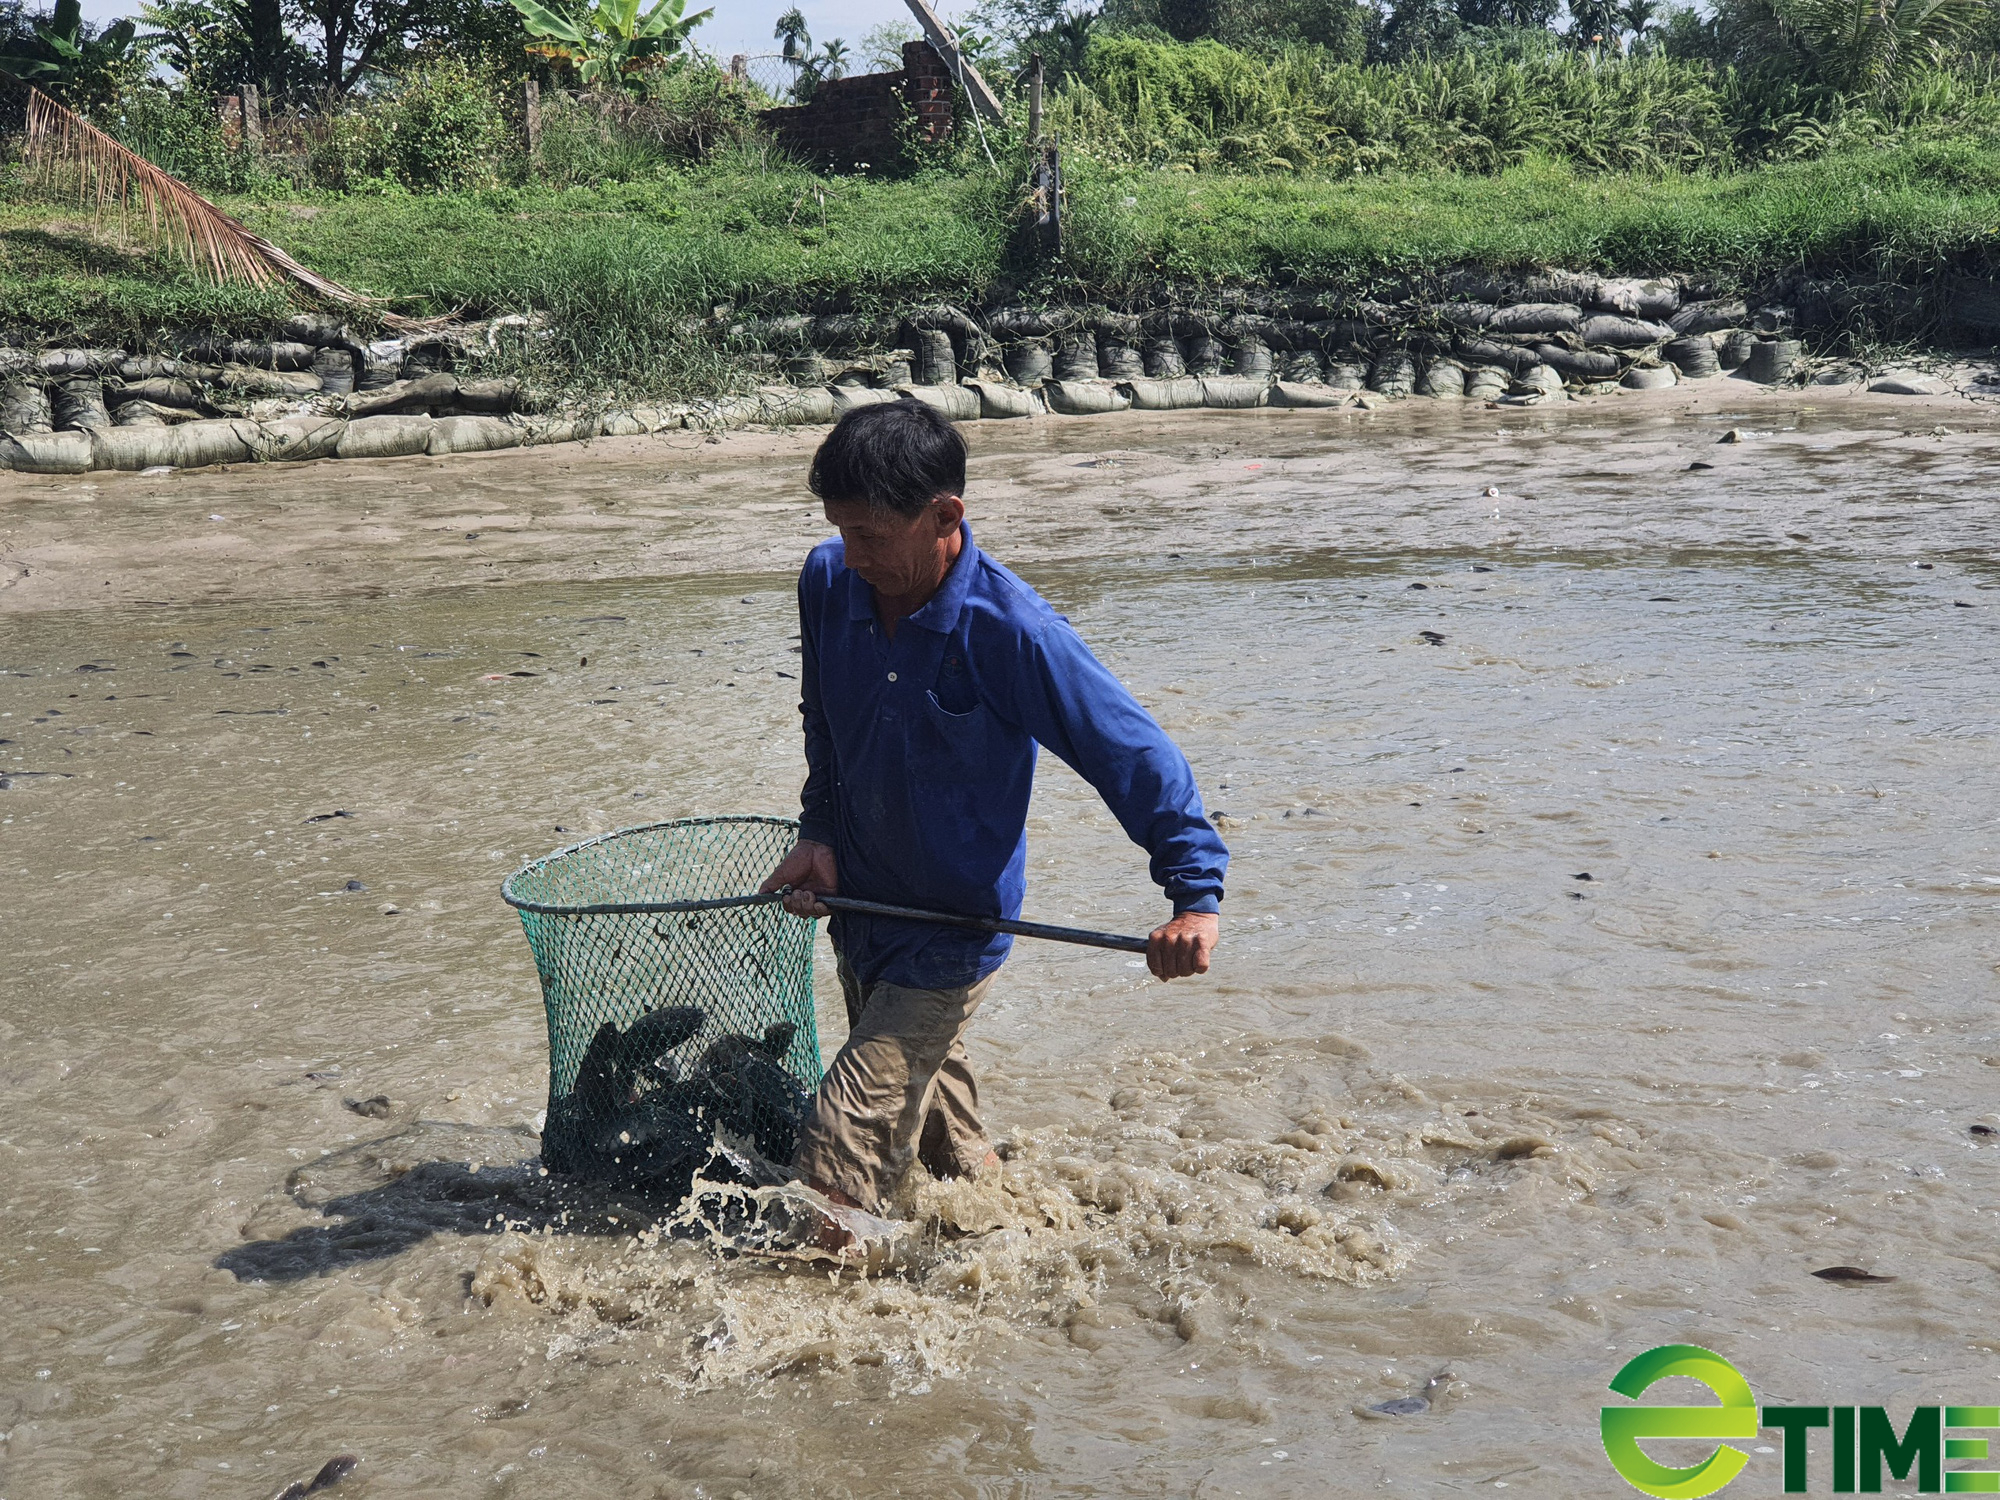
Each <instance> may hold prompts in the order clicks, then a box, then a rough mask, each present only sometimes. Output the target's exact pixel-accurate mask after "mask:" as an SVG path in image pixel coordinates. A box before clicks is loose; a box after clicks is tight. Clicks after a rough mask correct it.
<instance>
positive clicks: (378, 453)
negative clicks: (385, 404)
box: [338, 416, 436, 458]
mask: <svg viewBox="0 0 2000 1500" xmlns="http://www.w3.org/2000/svg"><path fill="white" fill-rule="evenodd" d="M435 425H436V423H435V422H433V421H432V419H431V418H430V417H427V416H401V417H356V418H355V419H354V420H353V421H352V422H349V423H348V424H347V430H346V431H345V432H343V433H342V434H341V435H340V443H339V450H338V451H339V454H340V456H341V457H342V458H404V457H407V456H408V455H410V454H412V453H425V452H428V451H429V449H430V445H431V429H432V428H433V427H434V426H435Z"/></svg>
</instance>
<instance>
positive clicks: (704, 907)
mask: <svg viewBox="0 0 2000 1500" xmlns="http://www.w3.org/2000/svg"><path fill="white" fill-rule="evenodd" d="M791 891H792V888H791V887H790V886H783V887H781V888H779V889H778V890H775V891H763V892H760V893H758V894H757V895H754V896H718V897H716V898H714V899H713V900H709V901H600V902H597V903H595V904H593V905H590V906H556V905H552V904H550V903H548V902H542V901H526V900H523V899H521V898H520V897H518V896H515V895H514V894H513V892H512V891H510V890H509V889H508V888H507V887H506V886H502V887H501V888H500V898H501V899H502V900H503V901H505V902H506V903H507V904H508V905H509V906H511V907H513V908H514V909H515V910H516V911H529V912H538V913H540V914H541V915H543V916H550V917H610V916H670V915H672V914H674V913H676V912H692V911H723V910H726V909H728V908H730V907H736V906H768V905H770V904H771V903H772V902H774V901H782V900H784V899H785V897H786V896H788V895H790V894H791ZM815 899H816V900H817V901H818V902H819V904H820V905H822V906H825V907H828V908H830V909H831V910H833V911H851V912H853V913H855V914H856V915H857V916H868V917H897V918H900V919H902V920H903V921H906V922H934V923H936V924H937V925H939V926H941V927H963V928H968V929H970V930H971V931H973V932H1005V933H1008V934H1011V935H1012V936H1014V937H1030V938H1041V939H1042V940H1043V941H1045V942H1051V943H1074V944H1076V945H1077V946H1079V947H1083V948H1109V949H1112V950H1113V951H1115V952H1118V953H1144V952H1146V951H1147V942H1146V939H1144V938H1142V937H1127V936H1125V935H1124V934H1123V933H1119V932H1096V931H1093V930H1091V929H1090V928H1088V927H1057V926H1055V925H1053V924H1052V923H1048V922H1021V921H1016V920H1013V919H1010V918H1008V917H974V916H968V915H966V914H965V913H963V912H955V911H930V910H927V909H926V908H924V907H920V906H889V905H886V904H884V903H883V902H880V901H857V900H856V899H855V898H854V897H852V896H819V897H816V898H815Z"/></svg>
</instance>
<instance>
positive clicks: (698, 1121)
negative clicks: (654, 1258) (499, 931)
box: [501, 817, 820, 1195]
mask: <svg viewBox="0 0 2000 1500" xmlns="http://www.w3.org/2000/svg"><path fill="white" fill-rule="evenodd" d="M797 834H798V825H797V824H796V823H794V822H791V821H790V820H788V819H784V818H759V817H725V818H684V819H681V820H679V821H677V822H672V823H656V824H652V825H650V826H648V827H644V828H627V829H623V830H621V831H619V832H617V833H610V834H605V835H603V836H602V837H600V838H594V839H590V840H588V841H587V842H585V843H581V844H577V845H575V846H573V847H571V848H568V849H562V850H559V851H557V852H556V853H554V854H551V855H549V856H548V857H547V858H546V859H540V860H536V861H534V862H533V863H532V864H529V865H526V866H524V867H523V868H522V869H520V870H518V871H516V872H515V873H514V874H513V875H512V876H510V877H509V878H508V880H507V883H506V885H505V886H503V887H502V888H501V895H502V896H503V897H504V898H505V900H506V901H507V904H508V905H510V906H512V907H514V908H516V909H517V910H518V911H519V912H520V914H521V925H522V927H523V928H524V929H526V931H527V935H528V946H529V947H530V948H531V949H533V950H534V955H535V968H536V970H537V971H538V972H539V973H540V975H541V981H542V998H543V1000H544V1002H545V1003H546V1005H547V1009H548V1018H549V1112H548V1120H547V1123H546V1124H545V1126H544V1127H543V1131H542V1161H543V1163H544V1165H546V1166H547V1167H548V1169H549V1170H550V1171H551V1172H555V1173H562V1174H567V1175H572V1176H578V1177H588V1178H596V1179H602V1180H605V1181H610V1182H615V1183H618V1184H620V1185H622V1186H630V1187H643V1188H649V1189H653V1188H656V1189H658V1190H660V1191H662V1192H664V1193H673V1194H681V1195H684V1194H685V1193H686V1192H687V1191H688V1183H689V1181H690V1180H691V1179H692V1177H693V1175H694V1173H695V1172H696V1171H697V1170H703V1169H704V1168H706V1169H707V1170H706V1171H705V1172H704V1175H705V1176H708V1177H710V1178H714V1177H715V1176H716V1175H717V1171H716V1163H717V1162H718V1161H719V1162H720V1163H721V1166H722V1169H723V1170H724V1171H725V1172H726V1171H727V1170H728V1169H729V1168H730V1167H731V1166H732V1165H733V1166H734V1167H735V1168H736V1169H737V1170H738V1173H739V1175H743V1176H746V1177H750V1178H754V1177H756V1176H757V1175H759V1168H758V1165H757V1163H756V1162H755V1161H753V1160H751V1159H750V1153H753V1152H754V1154H755V1156H756V1157H761V1158H762V1159H763V1162H764V1163H767V1164H769V1163H776V1164H783V1163H784V1162H786V1161H788V1160H789V1159H790V1157H791V1154H792V1145H793V1138H794V1136H795V1134H796V1132H797V1129H798V1126H799V1123H800V1121H801V1120H802V1119H803V1117H804V1115H805V1111H806V1109H807V1108H808V1107H809V1105H810V1103H811V1098H812V1091H813V1090H814V1089H815V1088H816V1087H817V1086H818V1084H819V1078H820V1059H819V1036H818V1033H817V1031H816V1030H815V1028H814V1026H813V977H812V962H813V927H814V924H813V923H811V922H808V921H802V920H801V919H799V918H798V917H794V916H792V915H790V914H789V913H787V912H786V911H785V910H784V908H783V907H781V906H779V905H777V904H776V902H775V901H774V900H773V899H772V898H769V897H759V896H757V895H756V894H755V892H756V890H757V887H758V885H759V884H760V883H761V882H762V881H763V879H764V877H765V876H766V875H768V874H770V872H771V870H772V868H773V867H774V866H775V865H776V864H777V862H778V861H779V860H780V859H781V858H783V857H784V855H785V853H786V852H787V851H788V850H790V848H791V847H792V844H793V842H794V840H795V839H796V837H797Z"/></svg>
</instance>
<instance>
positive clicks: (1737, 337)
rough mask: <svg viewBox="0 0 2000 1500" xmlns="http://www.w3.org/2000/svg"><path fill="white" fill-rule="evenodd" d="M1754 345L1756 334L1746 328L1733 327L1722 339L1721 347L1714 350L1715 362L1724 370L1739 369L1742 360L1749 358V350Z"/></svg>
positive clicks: (1755, 344) (1755, 345)
mask: <svg viewBox="0 0 2000 1500" xmlns="http://www.w3.org/2000/svg"><path fill="white" fill-rule="evenodd" d="M1756 347H1757V335H1756V334H1754V333H1752V332H1751V331H1750V330H1749V329H1747V328H1737V329H1733V330H1731V332H1730V334H1729V336H1728V337H1727V338H1725V339H1724V340H1723V341H1722V347H1721V348H1719V349H1717V350H1716V351H1715V362H1716V363H1717V364H1719V365H1721V366H1722V368H1723V369H1725V370H1735V369H1739V368H1741V367H1742V365H1743V362H1744V361H1745V360H1747V359H1749V357H1750V351H1751V350H1752V349H1754V348H1756Z"/></svg>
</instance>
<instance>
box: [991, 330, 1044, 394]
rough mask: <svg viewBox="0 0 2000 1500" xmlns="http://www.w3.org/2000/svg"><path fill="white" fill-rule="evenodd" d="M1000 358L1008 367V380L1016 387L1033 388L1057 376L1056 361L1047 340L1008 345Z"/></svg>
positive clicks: (1038, 339)
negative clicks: (1052, 356) (1051, 354)
mask: <svg viewBox="0 0 2000 1500" xmlns="http://www.w3.org/2000/svg"><path fill="white" fill-rule="evenodd" d="M1000 357H1001V362H1002V363H1003V364H1004V365H1005V366H1006V367H1007V378H1008V379H1009V380H1011V381H1013V382H1014V384H1016V385H1020V386H1028V387H1030V388H1032V387H1034V386H1038V385H1040V384H1041V383H1042V382H1043V381H1045V380H1049V379H1051V378H1053V376H1054V375H1055V361H1054V359H1053V358H1051V356H1050V353H1049V341H1048V340H1047V339H1045V338H1026V339H1019V340H1017V341H1015V342H1014V343H1011V344H1009V345H1007V346H1006V348H1005V349H1004V350H1003V351H1002V352H1001V356H1000Z"/></svg>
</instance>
